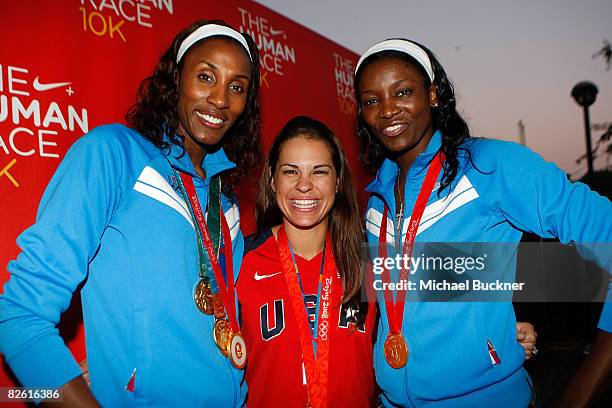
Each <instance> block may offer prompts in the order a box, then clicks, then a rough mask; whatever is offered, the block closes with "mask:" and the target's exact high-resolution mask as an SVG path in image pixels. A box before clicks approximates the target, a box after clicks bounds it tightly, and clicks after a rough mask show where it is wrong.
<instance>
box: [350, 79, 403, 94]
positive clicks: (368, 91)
mask: <svg viewBox="0 0 612 408" xmlns="http://www.w3.org/2000/svg"><path fill="white" fill-rule="evenodd" d="M404 81H410V78H402V79H398V80H397V81H395V82H393V83H392V84H391V86H398V85H399V84H401V83H402V82H404ZM370 92H374V91H373V90H371V89H365V90H363V91H359V93H362V94H365V93H370Z"/></svg>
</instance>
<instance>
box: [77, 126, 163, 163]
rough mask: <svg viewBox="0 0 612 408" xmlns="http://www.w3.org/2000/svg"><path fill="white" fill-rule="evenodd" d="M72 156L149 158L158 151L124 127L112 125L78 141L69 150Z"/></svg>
mask: <svg viewBox="0 0 612 408" xmlns="http://www.w3.org/2000/svg"><path fill="white" fill-rule="evenodd" d="M70 150H71V151H72V154H73V155H74V153H75V152H77V154H78V155H86V154H87V153H90V154H91V155H93V156H102V157H105V156H111V157H110V158H111V159H112V158H125V157H129V156H134V155H136V156H138V155H146V156H149V157H151V156H152V155H155V154H158V153H159V152H160V150H159V149H158V148H157V147H156V146H155V145H153V143H151V142H150V141H149V140H147V139H145V138H144V137H143V136H142V135H140V133H138V132H137V131H135V130H134V129H131V128H129V127H127V126H125V125H121V124H112V125H103V126H98V127H96V128H94V129H92V130H91V131H90V132H88V133H87V134H85V135H84V136H82V137H81V138H80V139H78V140H77V141H76V142H75V143H74V144H73V145H72V147H71V149H70Z"/></svg>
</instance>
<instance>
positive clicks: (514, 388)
mask: <svg viewBox="0 0 612 408" xmlns="http://www.w3.org/2000/svg"><path fill="white" fill-rule="evenodd" d="M355 75H356V77H355V87H356V92H357V101H358V137H359V139H360V142H361V145H362V149H361V153H362V155H361V158H362V161H363V164H364V165H365V167H366V168H368V169H369V170H372V171H375V172H376V178H375V179H374V181H373V182H372V183H370V185H369V186H368V187H367V190H368V191H369V192H370V193H371V197H370V200H369V202H368V208H367V212H366V221H365V222H366V232H367V238H368V241H369V244H370V248H371V252H373V253H372V254H371V255H372V258H373V261H374V264H375V265H376V262H377V259H376V258H381V257H384V256H386V255H387V254H386V252H387V250H389V251H391V250H392V248H391V247H395V248H400V249H401V252H397V253H398V254H399V255H406V254H407V255H408V256H409V255H410V254H411V251H412V248H413V247H414V243H415V242H416V243H417V244H418V243H424V242H446V243H449V242H454V243H486V242H489V243H506V245H498V246H497V247H496V248H497V249H498V252H496V253H495V254H496V259H495V263H496V265H505V266H509V268H508V269H507V271H506V275H505V278H506V281H509V282H513V281H514V273H515V265H516V247H517V245H518V242H519V241H520V239H521V235H522V233H523V231H529V232H533V233H536V234H538V235H540V236H542V237H547V238H548V237H556V238H558V239H559V240H560V241H561V242H562V243H566V244H567V243H574V242H575V243H591V242H598V243H609V242H612V216H611V215H612V205H611V204H610V202H609V201H608V200H607V199H606V198H604V197H601V196H599V195H598V194H596V193H594V192H591V191H590V190H589V189H588V187H587V186H585V185H584V184H581V183H571V182H569V181H568V180H567V177H566V175H565V173H564V172H563V171H561V170H560V169H558V168H557V167H556V166H555V165H554V164H552V163H548V162H546V161H544V160H543V159H542V158H541V157H540V156H538V155H537V154H535V153H534V152H532V151H531V150H529V149H527V148H525V147H523V146H521V145H518V144H515V143H509V142H502V141H497V140H485V139H474V138H471V137H470V133H469V129H468V126H467V124H466V123H465V121H464V120H463V119H462V118H461V116H460V115H459V114H458V112H457V110H456V105H455V102H456V101H455V95H454V91H453V86H452V84H451V82H450V81H449V80H448V78H447V76H446V73H445V71H444V69H443V68H442V66H441V65H440V63H439V62H438V60H437V59H436V58H435V56H434V55H433V54H432V53H431V51H429V50H428V49H427V48H425V47H423V46H421V45H419V44H417V43H415V42H412V41H408V40H404V39H392V40H386V41H383V42H381V43H378V44H376V45H374V46H373V47H371V48H370V49H369V50H368V51H366V52H365V53H364V55H363V56H362V57H361V58H360V60H359V62H358V64H357V67H356V72H355ZM389 244H393V245H389ZM502 247H503V250H500V248H502ZM608 248H609V245H608ZM415 251H416V249H415ZM377 252H378V253H377ZM610 252H611V251H609V250H606V246H605V245H600V246H595V247H593V248H591V251H590V254H591V256H592V257H593V259H594V260H596V261H597V263H598V264H599V265H600V266H602V267H604V268H606V269H607V270H608V271H610V270H611V267H610V265H611V264H612V254H611V253H610ZM378 262H379V263H378V265H380V261H378ZM414 272H415V271H410V272H408V271H407V270H406V269H405V268H402V267H401V265H400V267H399V268H395V269H393V271H392V272H391V275H392V276H393V278H394V279H404V278H406V279H407V280H408V281H410V280H412V281H416V280H418V279H422V276H427V275H419V272H416V273H415V274H414V275H410V273H414ZM385 278H386V280H387V281H389V280H390V281H394V279H392V278H391V277H389V276H386V277H385V273H383V274H382V282H385ZM387 288H388V289H392V288H389V287H387ZM386 292H387V293H386V294H384V295H383V291H379V292H378V295H379V296H378V300H379V304H380V310H381V321H380V324H379V331H378V337H377V338H378V341H377V344H376V346H375V355H374V360H375V363H374V364H375V371H376V378H377V382H378V384H379V385H380V387H381V388H382V391H383V395H382V397H383V398H382V399H383V403H384V404H385V405H387V406H436V407H475V406H497V407H506V406H507V407H525V406H527V405H528V404H529V401H530V398H531V394H532V392H531V386H530V380H529V378H528V375H527V374H526V372H525V371H524V370H523V369H522V363H523V350H522V349H521V348H520V346H519V345H518V344H517V342H516V341H515V336H514V334H515V332H514V328H515V315H514V311H513V308H512V304H511V303H510V301H509V300H511V292H510V297H507V298H506V301H502V302H499V301H498V302H488V303H484V302H474V301H471V302H469V301H468V302H424V301H421V302H403V299H405V296H406V292H407V291H405V290H398V291H396V292H393V291H392V290H387V291H386ZM393 293H395V296H396V299H395V301H393V298H391V297H389V296H390V295H393ZM506 293H507V292H506ZM498 300H499V299H498Z"/></svg>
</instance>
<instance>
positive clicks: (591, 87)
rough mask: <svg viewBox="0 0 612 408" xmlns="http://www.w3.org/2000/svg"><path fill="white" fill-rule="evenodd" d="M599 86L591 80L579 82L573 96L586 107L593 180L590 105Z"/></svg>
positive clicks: (588, 159)
mask: <svg viewBox="0 0 612 408" xmlns="http://www.w3.org/2000/svg"><path fill="white" fill-rule="evenodd" d="M597 91H598V90H597V87H596V86H595V84H594V83H592V82H589V81H582V82H578V83H577V84H576V85H574V88H572V97H573V98H574V100H575V101H576V103H577V104H578V105H580V106H582V108H583V109H584V132H585V134H586V145H587V164H588V173H587V174H588V179H589V182H590V183H592V182H593V149H592V148H591V121H590V119H589V106H591V105H592V104H593V103H594V102H595V98H596V97H597Z"/></svg>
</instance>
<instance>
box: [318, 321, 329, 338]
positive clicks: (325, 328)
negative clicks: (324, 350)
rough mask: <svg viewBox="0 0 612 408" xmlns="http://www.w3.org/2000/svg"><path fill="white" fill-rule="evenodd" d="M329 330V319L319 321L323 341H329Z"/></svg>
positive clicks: (320, 335)
mask: <svg viewBox="0 0 612 408" xmlns="http://www.w3.org/2000/svg"><path fill="white" fill-rule="evenodd" d="M328 331H329V323H328V322H327V320H324V321H322V322H321V323H319V338H320V339H321V340H323V341H327V333H328Z"/></svg>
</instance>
